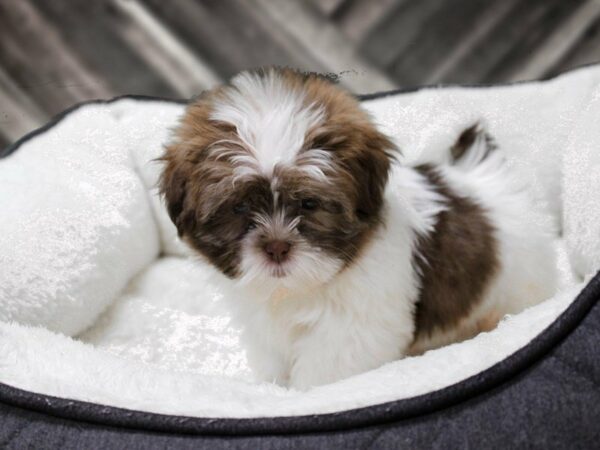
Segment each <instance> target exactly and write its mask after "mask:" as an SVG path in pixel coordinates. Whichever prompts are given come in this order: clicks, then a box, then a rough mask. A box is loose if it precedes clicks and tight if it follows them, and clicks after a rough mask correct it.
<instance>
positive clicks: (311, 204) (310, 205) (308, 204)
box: [301, 198, 319, 211]
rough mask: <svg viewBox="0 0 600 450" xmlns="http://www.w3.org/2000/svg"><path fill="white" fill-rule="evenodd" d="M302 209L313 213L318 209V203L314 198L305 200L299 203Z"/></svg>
mask: <svg viewBox="0 0 600 450" xmlns="http://www.w3.org/2000/svg"><path fill="white" fill-rule="evenodd" d="M301 206H302V209H305V210H307V211H313V210H315V209H317V208H318V207H319V201H318V200H317V199H314V198H305V199H303V200H302V202H301Z"/></svg>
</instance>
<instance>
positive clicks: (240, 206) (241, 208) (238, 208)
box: [233, 202, 250, 214]
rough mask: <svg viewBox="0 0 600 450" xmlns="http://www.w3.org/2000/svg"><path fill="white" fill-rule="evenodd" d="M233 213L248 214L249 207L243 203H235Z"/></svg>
mask: <svg viewBox="0 0 600 450" xmlns="http://www.w3.org/2000/svg"><path fill="white" fill-rule="evenodd" d="M233 212H234V213H235V214H248V213H249V212H250V206H249V205H248V203H245V202H242V203H237V204H236V205H234V206H233Z"/></svg>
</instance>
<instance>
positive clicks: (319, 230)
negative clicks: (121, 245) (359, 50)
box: [160, 68, 394, 289]
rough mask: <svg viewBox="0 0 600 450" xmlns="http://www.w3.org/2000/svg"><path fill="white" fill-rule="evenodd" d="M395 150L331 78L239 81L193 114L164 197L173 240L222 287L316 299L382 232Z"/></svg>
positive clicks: (257, 74) (280, 76)
mask: <svg viewBox="0 0 600 450" xmlns="http://www.w3.org/2000/svg"><path fill="white" fill-rule="evenodd" d="M393 149H394V146H393V144H392V143H391V142H390V141H389V139H388V138H387V137H386V136H384V135H383V134H381V133H380V132H379V131H377V129H376V128H375V126H374V125H373V124H372V122H371V120H370V117H369V116H368V114H367V113H366V112H365V111H363V110H362V109H361V107H360V105H359V103H358V102H357V101H356V100H355V99H354V98H353V97H352V96H351V95H349V94H348V93H346V92H344V91H343V90H341V89H340V88H338V87H337V86H335V85H334V84H333V83H332V82H331V81H329V80H328V79H326V78H324V77H321V76H318V75H315V74H303V73H299V72H296V71H294V70H291V69H272V68H270V69H263V70H257V71H250V72H242V73H241V74H239V75H237V76H236V77H235V78H233V79H232V80H231V82H230V84H227V85H225V86H220V87H217V88H215V89H213V90H211V91H208V92H205V93H203V94H202V95H201V96H200V97H199V98H198V99H197V100H196V101H194V102H193V103H191V104H190V105H189V106H188V108H187V111H186V113H185V115H184V117H183V119H182V122H181V124H180V126H179V128H178V129H177V131H176V135H175V138H174V141H173V143H172V144H171V145H170V146H168V148H167V150H166V153H165V155H164V156H163V160H164V161H165V168H164V171H163V174H162V177H161V180H160V188H161V192H162V194H163V196H164V198H165V200H166V204H167V208H168V212H169V214H170V216H171V219H172V220H173V222H174V223H175V225H176V226H177V229H178V232H179V235H180V236H181V237H182V238H183V239H184V240H185V241H186V242H187V243H188V244H189V245H190V246H192V247H193V248H194V249H196V250H197V251H198V252H199V253H200V254H202V255H203V256H204V257H205V258H206V259H208V261H210V262H211V263H212V264H213V265H214V266H216V267H217V268H218V269H219V270H220V271H221V272H222V273H224V274H225V275H227V276H228V277H230V278H232V279H239V280H240V281H242V282H246V283H255V284H257V285H261V286H271V287H277V286H281V287H284V288H287V289H305V288H311V287H315V286H318V285H320V284H322V283H325V282H327V281H328V280H330V279H331V278H332V277H334V276H335V275H336V274H337V273H338V272H339V271H340V270H342V269H343V268H344V267H347V266H348V265H350V264H352V263H353V261H355V260H356V258H357V257H358V255H359V253H360V250H361V248H362V247H363V246H364V245H366V243H367V242H368V240H369V238H370V236H371V235H372V232H373V231H374V230H375V228H376V227H377V226H378V224H379V223H380V221H381V214H382V206H383V190H384V187H385V184H386V181H387V177H388V171H389V168H390V160H391V158H392V152H393Z"/></svg>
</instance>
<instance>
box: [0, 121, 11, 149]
mask: <svg viewBox="0 0 600 450" xmlns="http://www.w3.org/2000/svg"><path fill="white" fill-rule="evenodd" d="M0 123H2V118H0ZM12 143H13V141H12V140H11V139H9V138H8V137H7V136H5V135H4V134H3V132H2V128H1V127H0V150H4V149H5V148H6V147H8V146H9V145H10V144H12Z"/></svg>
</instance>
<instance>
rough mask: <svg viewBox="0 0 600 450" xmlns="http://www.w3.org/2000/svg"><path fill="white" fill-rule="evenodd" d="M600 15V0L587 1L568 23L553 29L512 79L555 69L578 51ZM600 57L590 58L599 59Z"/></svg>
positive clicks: (538, 74)
mask: <svg viewBox="0 0 600 450" xmlns="http://www.w3.org/2000/svg"><path fill="white" fill-rule="evenodd" d="M599 18H600V1H598V0H588V1H587V2H585V3H583V4H582V5H581V6H580V7H579V9H577V10H576V11H575V12H574V13H573V14H572V15H571V16H570V17H568V19H567V20H566V21H564V23H562V24H561V25H560V26H558V27H556V28H555V29H553V31H552V33H551V34H550V35H549V36H548V37H547V38H546V39H545V40H544V42H543V43H542V45H541V46H540V48H539V49H538V50H537V51H536V52H535V53H534V54H533V56H532V57H531V58H530V59H528V60H526V61H525V62H524V63H523V65H522V66H519V67H518V68H517V70H516V71H515V72H514V73H513V74H512V76H511V79H512V80H513V81H517V80H533V79H538V78H543V77H545V76H547V75H548V74H549V73H551V72H552V69H553V68H554V67H555V66H557V65H558V64H559V62H560V61H562V60H563V59H564V58H565V57H566V56H567V55H568V54H569V53H570V52H571V51H573V50H575V48H576V45H577V43H578V42H580V41H581V39H582V37H583V36H584V34H585V32H586V30H588V29H589V27H590V26H592V25H593V24H594V23H595V22H597V21H598V19H599ZM597 60H598V58H597V57H596V58H594V59H591V60H588V62H592V61H597Z"/></svg>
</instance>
